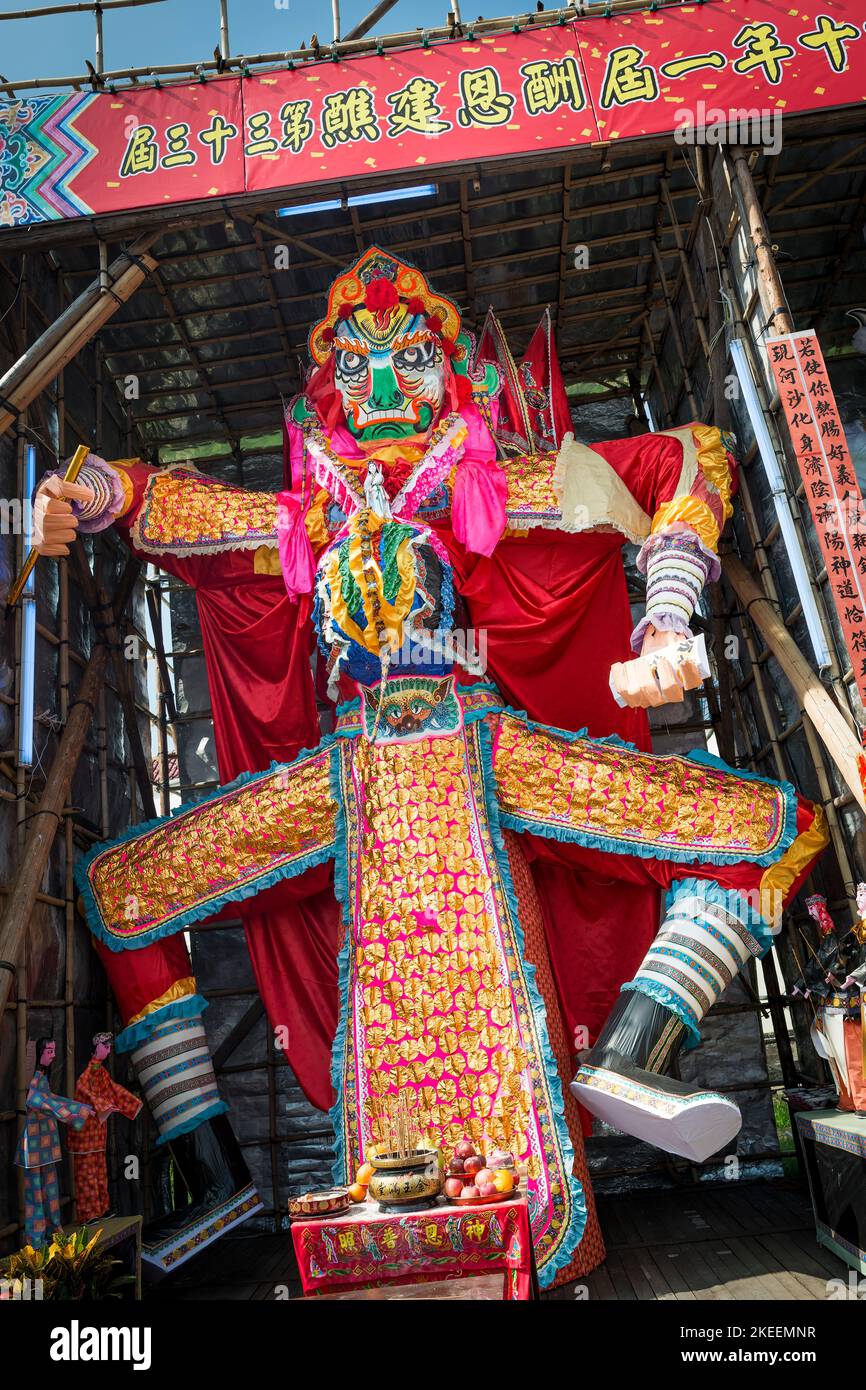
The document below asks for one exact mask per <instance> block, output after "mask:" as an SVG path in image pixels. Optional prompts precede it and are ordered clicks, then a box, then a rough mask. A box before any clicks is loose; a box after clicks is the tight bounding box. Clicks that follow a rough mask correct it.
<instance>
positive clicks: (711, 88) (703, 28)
mask: <svg viewBox="0 0 866 1390" xmlns="http://www.w3.org/2000/svg"><path fill="white" fill-rule="evenodd" d="M818 11H819V12H818V13H816V12H815V10H813V9H812V8H811V7H810V8H809V11H808V13H807V12H805V11H804V10H802V9H800V8H798V7H796V6H794V5H791V4H790V0H760V3H759V4H758V5H757V6H754V7H753V6H751V5H747V4H744V3H743V0H714V3H712V4H705V5H686V6H683V7H682V8H681V9H664V10H660V11H657V12H656V13H650V12H648V11H641V12H639V13H636V14H618V15H615V16H611V18H610V19H605V18H603V17H600V18H598V19H582V20H579V21H578V23H577V24H576V26H575V27H576V30H577V36H578V43H579V49H580V56H581V60H582V62H583V67H584V72H585V75H586V81H587V85H588V87H589V90H590V92H591V94H592V102H593V110H594V113H595V118H596V121H597V123H598V130H599V135H600V138H601V139H603V140H625V139H630V138H634V137H635V136H638V135H663V134H665V133H666V132H667V131H671V130H673V131H674V132H676V130H677V129H678V127H681V126H682V127H685V126H696V127H705V128H706V129H708V130H711V129H713V127H714V125H715V124H719V123H720V122H721V119H722V118H724V120H725V121H726V122H728V121H730V113H732V112H737V111H739V112H743V113H747V112H752V113H754V115H755V117H758V116H759V114H760V113H761V112H765V113H766V115H767V117H770V116H772V114H773V113H774V112H778V113H779V115H792V114H794V113H795V112H798V111H800V112H802V111H815V110H819V109H821V108H822V107H830V106H846V105H854V104H855V103H860V102H862V100H863V93H864V90H866V83H864V74H866V35H864V33H863V28H862V20H863V18H864V13H863V3H862V0H838V3H837V0H831V3H829V4H822V5H820V6H818ZM858 12H859V17H858ZM714 113H716V114H714ZM753 128H754V129H755V133H754V134H753V135H749V134H748V133H745V134H744V135H743V137H742V142H743V143H746V144H749V143H754V144H770V143H772V139H773V135H772V130H769V131H768V132H767V133H766V134H762V133H761V130H760V122H759V121H756V122H755V123H754V127H753ZM774 152H775V153H778V150H775V151H774Z"/></svg>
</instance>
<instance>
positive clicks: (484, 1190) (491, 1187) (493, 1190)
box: [478, 1182, 499, 1197]
mask: <svg viewBox="0 0 866 1390" xmlns="http://www.w3.org/2000/svg"><path fill="white" fill-rule="evenodd" d="M478 1191H479V1193H480V1194H481V1196H482V1197H495V1196H496V1194H497V1192H498V1191H499V1188H498V1187H497V1186H496V1183H495V1182H484V1183H481V1184H479V1187H478Z"/></svg>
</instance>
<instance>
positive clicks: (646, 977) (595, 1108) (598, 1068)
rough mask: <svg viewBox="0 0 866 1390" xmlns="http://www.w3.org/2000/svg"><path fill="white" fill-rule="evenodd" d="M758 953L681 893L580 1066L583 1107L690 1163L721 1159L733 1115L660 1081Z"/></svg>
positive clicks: (716, 1097)
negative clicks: (752, 957) (741, 971)
mask: <svg viewBox="0 0 866 1390" xmlns="http://www.w3.org/2000/svg"><path fill="white" fill-rule="evenodd" d="M719 896H721V895H719ZM760 954H762V947H761V946H760V945H759V943H758V942H757V940H756V939H755V937H754V936H753V935H752V934H751V932H750V931H749V930H748V928H747V927H745V926H744V924H743V922H742V921H741V920H740V919H739V918H738V917H737V916H735V915H734V914H733V913H732V912H731V911H729V910H728V909H727V908H725V907H722V906H720V905H719V904H718V903H717V902H716V901H713V900H712V899H711V898H707V897H705V896H704V895H703V894H700V893H695V894H682V893H678V894H677V895H676V896H675V898H674V902H673V903H672V905H671V907H670V909H669V912H668V915H667V917H666V919H665V921H664V923H663V925H662V928H661V930H660V932H659V934H658V936H657V937H656V938H655V940H654V942H653V944H652V946H651V947H650V949H649V951H648V952H647V954H646V956H645V957H644V960H643V962H642V963H641V966H640V968H639V970H638V972H637V975H636V976H635V978H634V980H632V982H631V984H629V985H626V986H625V987H624V991H623V993H622V994H621V995H620V997H619V999H618V1000H617V1002H616V1004H615V1005H614V1007H613V1010H612V1012H611V1014H610V1017H609V1018H608V1020H607V1022H606V1023H605V1025H604V1028H603V1029H602V1032H601V1035H600V1036H599V1039H598V1041H597V1042H596V1044H595V1046H594V1047H593V1048H592V1049H591V1050H590V1051H589V1052H588V1053H586V1055H585V1056H584V1057H583V1058H582V1059H581V1065H580V1067H579V1068H578V1072H577V1075H576V1076H575V1078H574V1080H573V1081H572V1083H571V1090H572V1091H573V1093H574V1094H575V1096H577V1099H578V1100H579V1101H580V1102H581V1104H582V1105H585V1106H586V1108H587V1110H589V1111H590V1112H591V1113H592V1114H593V1115H597V1116H598V1118H599V1119H600V1120H604V1122H605V1123H606V1124H609V1125H612V1126H613V1127H614V1128H615V1129H619V1130H622V1131H623V1132H624V1133H625V1134H630V1135H632V1136H633V1137H634V1138H635V1139H643V1140H645V1141H646V1142H647V1143H649V1144H654V1145H655V1146H656V1147H657V1148H659V1149H664V1150H665V1151H666V1152H667V1153H672V1154H679V1155H680V1156H681V1157H683V1158H688V1159H691V1160H692V1161H693V1162H696V1163H703V1162H704V1161H705V1160H706V1159H708V1158H710V1157H711V1155H712V1154H715V1153H718V1152H720V1151H722V1150H724V1149H725V1148H726V1146H727V1145H728V1144H729V1143H730V1142H731V1141H732V1140H733V1139H734V1138H735V1137H736V1135H737V1134H738V1133H739V1130H740V1126H741V1125H742V1116H741V1115H740V1111H739V1109H738V1108H737V1106H736V1105H734V1104H733V1102H732V1101H730V1100H728V1099H726V1097H725V1096H723V1095H720V1094H719V1093H718V1092H717V1091H709V1090H705V1089H704V1088H702V1087H700V1086H694V1085H690V1084H687V1083H686V1082H683V1081H676V1080H674V1078H673V1077H671V1076H670V1075H668V1074H667V1073H668V1072H669V1070H670V1067H671V1064H672V1063H673V1061H674V1059H675V1058H676V1056H677V1054H678V1052H679V1050H680V1048H681V1047H682V1045H683V1043H684V1041H685V1040H686V1039H687V1037H689V1035H691V1038H692V1040H693V1041H697V1039H698V1025H699V1023H700V1021H701V1019H702V1018H703V1017H704V1015H705V1014H706V1013H707V1012H708V1010H709V1009H710V1008H711V1007H712V1005H713V1004H715V1002H716V1000H717V999H718V998H719V996H720V995H721V993H722V991H723V990H724V989H725V988H726V987H727V985H729V984H730V982H731V980H732V979H733V977H734V975H735V974H736V973H737V972H738V971H739V970H740V969H741V968H742V966H744V965H745V964H746V962H747V961H748V960H749V959H750V957H751V956H757V955H760ZM662 1000H664V1001H665V1002H664V1003H662V1002H661V1001H662Z"/></svg>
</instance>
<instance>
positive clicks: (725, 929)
mask: <svg viewBox="0 0 866 1390" xmlns="http://www.w3.org/2000/svg"><path fill="white" fill-rule="evenodd" d="M761 954H762V948H761V946H760V945H759V943H758V942H757V941H756V939H755V937H754V936H753V935H752V934H751V932H750V931H749V930H748V928H747V927H745V926H744V925H743V923H742V921H740V919H739V918H738V917H736V916H735V915H734V914H733V913H732V912H730V911H729V910H727V909H725V908H724V907H721V906H720V905H719V904H717V903H715V902H712V901H708V900H707V899H706V898H703V897H699V896H697V895H694V896H678V897H677V899H676V901H675V902H674V903H673V904H672V906H671V908H670V910H669V912H668V915H667V917H666V918H665V920H664V922H663V924H662V928H661V931H660V932H659V934H658V936H657V937H656V939H655V941H654V942H653V944H652V945H651V946H650V948H649V950H648V951H647V954H646V955H645V957H644V959H643V961H642V962H641V965H640V967H639V969H638V972H637V974H636V976H635V978H634V980H633V981H632V984H631V985H630V986H629V985H627V986H626V988H627V989H629V988H631V989H636V990H639V991H640V992H641V993H644V994H648V995H649V996H650V998H652V999H656V1000H658V1001H659V1002H660V1003H664V1004H666V1005H667V1007H668V1008H670V1009H672V1010H673V1012H674V1013H675V1014H676V1015H677V1016H678V1017H679V1018H680V1019H681V1020H682V1021H683V1022H684V1023H685V1025H686V1028H687V1029H688V1031H689V1033H690V1034H691V1035H692V1038H693V1041H697V1040H698V1025H699V1024H700V1021H701V1019H702V1018H703V1017H704V1015H705V1014H706V1013H708V1012H709V1010H710V1009H711V1008H712V1006H713V1004H715V1003H716V1001H717V1000H718V998H719V996H720V995H721V994H722V992H723V991H724V990H725V989H726V988H727V986H728V985H729V984H730V983H731V980H732V979H733V978H734V976H735V975H736V974H737V973H738V971H739V970H741V969H742V967H743V966H744V965H745V964H746V962H747V961H748V960H749V959H750V957H751V956H759V955H761Z"/></svg>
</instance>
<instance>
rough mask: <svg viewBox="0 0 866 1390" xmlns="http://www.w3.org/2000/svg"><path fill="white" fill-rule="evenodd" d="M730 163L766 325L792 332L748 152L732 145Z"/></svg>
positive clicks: (776, 330)
mask: <svg viewBox="0 0 866 1390" xmlns="http://www.w3.org/2000/svg"><path fill="white" fill-rule="evenodd" d="M723 157H724V158H725V160H726V161H727V160H728V156H727V154H725V155H724V156H723ZM730 163H731V164H733V168H734V176H735V189H736V192H737V193H738V195H739V201H740V203H741V205H742V206H741V210H742V213H743V218H742V220H743V223H744V225H745V226H746V228H747V229H748V233H749V237H750V239H751V242H752V246H753V247H754V251H755V263H756V265H757V270H758V292H759V293H760V296H761V303H762V304H763V306H764V309H765V310H766V313H767V322H768V323H769V324H770V325H771V327H772V329H773V332H774V333H793V331H794V325H793V322H792V321H791V315H790V314H789V312H788V301H787V299H786V297H785V291H784V288H783V286H782V277H781V276H780V274H779V267H778V266H777V265H776V258H775V256H774V255H773V246H772V243H771V241H770V230H769V228H768V226H767V219H766V217H765V216H764V210H763V208H762V207H761V201H760V199H759V197H758V191H757V189H756V188H755V182H754V179H753V178H752V171H751V169H750V168H749V160H748V152H747V151H746V150H744V149H743V147H742V145H735V146H734V148H733V151H732V153H731V156H730Z"/></svg>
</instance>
